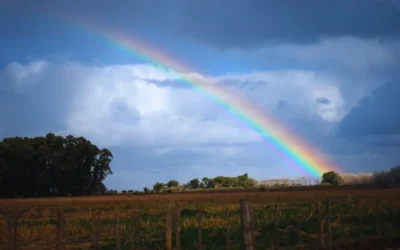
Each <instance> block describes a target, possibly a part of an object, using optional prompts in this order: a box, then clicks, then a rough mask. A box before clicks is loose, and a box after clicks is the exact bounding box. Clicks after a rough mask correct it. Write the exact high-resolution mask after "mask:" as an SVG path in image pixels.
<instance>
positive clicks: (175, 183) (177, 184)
mask: <svg viewBox="0 0 400 250" xmlns="http://www.w3.org/2000/svg"><path fill="white" fill-rule="evenodd" d="M167 186H168V187H169V188H171V187H177V186H179V182H178V181H176V180H170V181H169V182H168V183H167Z"/></svg>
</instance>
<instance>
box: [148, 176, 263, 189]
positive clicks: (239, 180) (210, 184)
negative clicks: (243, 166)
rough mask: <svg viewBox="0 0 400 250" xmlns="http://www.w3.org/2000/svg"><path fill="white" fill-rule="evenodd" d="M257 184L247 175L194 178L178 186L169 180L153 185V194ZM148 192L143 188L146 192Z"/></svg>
mask: <svg viewBox="0 0 400 250" xmlns="http://www.w3.org/2000/svg"><path fill="white" fill-rule="evenodd" d="M257 184H258V182H257V181H256V180H254V179H252V178H249V176H248V174H247V173H246V174H243V175H239V176H237V177H226V176H217V177H215V178H208V177H203V178H202V179H201V181H200V180H199V179H198V178H194V179H192V180H190V181H189V182H187V183H185V184H183V185H179V182H178V181H176V180H170V181H169V182H168V183H162V182H157V183H156V184H154V185H153V190H154V192H157V193H158V192H161V191H162V190H173V189H175V190H176V189H180V190H185V189H186V190H187V189H192V190H193V189H207V188H250V187H255V186H256V185H257ZM147 190H149V189H148V188H147V187H146V188H144V191H145V192H146V191H147Z"/></svg>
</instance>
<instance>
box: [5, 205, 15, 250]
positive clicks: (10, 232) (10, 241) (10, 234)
mask: <svg viewBox="0 0 400 250" xmlns="http://www.w3.org/2000/svg"><path fill="white" fill-rule="evenodd" d="M6 216H7V233H8V249H9V250H12V249H14V244H13V230H12V229H13V228H12V227H13V224H12V219H13V218H12V213H11V212H10V211H7V213H6Z"/></svg>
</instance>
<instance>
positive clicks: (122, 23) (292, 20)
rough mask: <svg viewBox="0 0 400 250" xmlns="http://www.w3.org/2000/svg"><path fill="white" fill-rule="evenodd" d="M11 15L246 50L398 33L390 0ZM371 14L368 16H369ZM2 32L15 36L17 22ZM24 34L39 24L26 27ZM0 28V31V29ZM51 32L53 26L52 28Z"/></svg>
mask: <svg viewBox="0 0 400 250" xmlns="http://www.w3.org/2000/svg"><path fill="white" fill-rule="evenodd" d="M9 6H10V8H9V9H11V10H12V11H11V12H12V13H14V14H15V16H21V15H23V14H27V13H28V14H29V15H32V13H38V15H39V14H40V15H41V14H43V13H48V14H51V15H53V16H63V17H65V18H67V19H72V18H74V19H76V20H78V19H84V20H85V21H86V22H92V23H96V24H98V25H99V26H104V25H106V24H107V25H109V26H110V27H117V26H118V27H119V28H122V29H126V31H129V30H133V31H135V30H136V31H140V30H141V29H143V27H146V29H152V30H154V31H157V32H163V33H167V34H172V35H175V36H177V35H178V36H181V37H186V38H189V39H193V40H196V41H199V42H202V43H207V44H209V45H211V46H214V47H219V48H229V47H250V46H259V45H262V44H278V43H314V42H316V41H317V40H318V39H320V38H321V37H336V36H355V37H360V38H378V37H394V36H398V35H399V34H400V33H399V32H400V8H399V4H398V2H397V1H392V0H352V1H348V0H329V1H328V0H327V1H320V0H302V1H292V0H280V1H266V0H251V1H250V0H249V1H240V0H220V1H213V0H203V1H186V0H173V1H157V3H155V2H152V1H145V0H137V1H128V0H122V1H118V2H115V3H112V4H111V3H110V2H109V1H105V0H100V1H99V0H97V1H94V0H89V1H78V2H76V1H75V2H67V1H50V0H38V1H35V2H30V1H22V0H16V1H15V2H14V4H12V5H11V4H10V5H9ZM371 10H373V15H372V14H371ZM116 13H118V14H116ZM8 21H9V22H8V23H9V25H8V27H4V28H7V32H9V33H10V34H16V35H18V36H20V37H23V36H25V35H26V34H24V33H23V32H22V31H18V30H20V29H17V26H18V25H19V24H20V23H19V21H17V20H14V21H13V22H10V20H8ZM30 26H31V27H30V29H29V33H30V34H34V32H35V31H40V28H41V27H42V26H43V23H40V24H30ZM0 27H1V26H0ZM53 29H54V31H56V30H57V27H55V26H54V27H53Z"/></svg>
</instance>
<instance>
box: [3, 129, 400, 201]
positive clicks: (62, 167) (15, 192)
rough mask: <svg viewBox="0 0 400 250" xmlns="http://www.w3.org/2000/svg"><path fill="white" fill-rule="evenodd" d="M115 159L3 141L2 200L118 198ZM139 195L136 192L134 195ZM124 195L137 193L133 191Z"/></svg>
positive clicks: (102, 152)
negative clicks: (112, 179) (110, 186)
mask: <svg viewBox="0 0 400 250" xmlns="http://www.w3.org/2000/svg"><path fill="white" fill-rule="evenodd" d="M112 159H113V156H112V154H111V152H110V151H109V150H107V149H99V148H98V147H97V146H96V145H94V144H92V143H91V142H90V141H89V140H86V139H85V138H83V137H73V136H71V135H69V136H66V137H62V136H57V135H55V134H52V133H49V134H47V135H46V136H44V137H34V138H27V137H24V138H21V137H13V138H5V139H3V140H2V141H0V198H4V197H46V196H70V195H73V196H79V195H94V194H117V193H118V192H117V190H108V191H107V189H106V187H105V185H104V184H103V181H104V180H105V178H106V177H107V176H108V175H110V174H112V171H111V168H110V163H111V161H112ZM320 184H322V185H334V186H337V185H343V184H350V185H351V184H378V185H390V184H400V166H398V167H394V168H391V169H390V171H386V172H378V173H374V174H367V173H361V174H342V175H339V174H338V173H335V172H333V171H331V172H327V173H325V174H323V175H322V176H321V177H318V178H314V177H299V178H297V179H295V180H290V179H287V178H283V179H271V180H264V181H261V182H258V181H256V180H254V179H252V178H249V176H248V174H247V173H246V174H243V175H239V176H237V177H226V176H217V177H215V178H208V177H203V178H202V179H201V180H200V179H198V178H194V179H192V180H190V181H189V182H187V183H185V184H183V185H180V183H179V182H178V181H177V180H170V181H169V182H167V183H161V182H157V183H156V184H154V186H153V190H150V189H149V188H147V187H146V188H144V190H143V191H144V193H152V192H161V191H168V192H170V191H172V190H178V191H182V190H197V189H220V188H255V187H260V188H276V187H288V186H306V185H320ZM136 192H138V191H136ZM122 193H134V191H133V190H129V191H124V192H122Z"/></svg>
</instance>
